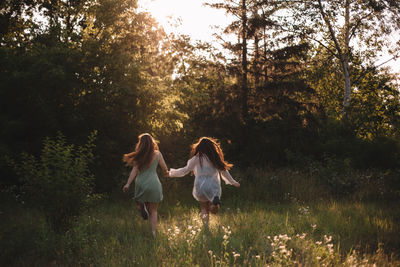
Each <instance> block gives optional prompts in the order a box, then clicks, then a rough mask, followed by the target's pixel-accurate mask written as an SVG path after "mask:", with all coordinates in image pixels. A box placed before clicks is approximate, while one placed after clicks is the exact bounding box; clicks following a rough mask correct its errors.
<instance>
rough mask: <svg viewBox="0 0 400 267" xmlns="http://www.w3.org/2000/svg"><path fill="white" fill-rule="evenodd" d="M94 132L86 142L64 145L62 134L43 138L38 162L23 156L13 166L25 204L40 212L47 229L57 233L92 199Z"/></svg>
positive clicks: (66, 226) (31, 157)
mask: <svg viewBox="0 0 400 267" xmlns="http://www.w3.org/2000/svg"><path fill="white" fill-rule="evenodd" d="M95 139H96V132H93V133H92V134H91V135H89V140H88V143H87V144H86V145H84V146H78V147H75V146H74V145H68V144H67V143H66V141H65V138H64V136H63V135H61V134H59V135H58V137H56V138H55V139H50V138H46V139H45V141H44V147H43V150H42V154H41V156H40V159H36V158H35V157H34V156H32V155H29V154H26V153H23V154H22V158H21V162H20V163H14V164H13V166H14V168H15V170H16V172H17V174H18V176H19V178H20V182H21V195H22V196H23V198H24V200H25V201H26V203H29V204H30V205H32V206H33V207H37V208H39V209H41V210H42V211H43V212H44V214H45V216H46V218H47V220H48V222H49V224H50V225H51V227H52V228H53V229H54V230H55V231H57V232H61V231H63V230H66V229H68V227H69V226H70V225H71V223H72V221H73V219H74V218H75V217H76V216H78V215H79V214H80V212H81V211H82V210H83V209H84V208H85V207H87V205H88V204H89V202H90V200H92V199H93V197H94V196H93V195H92V188H93V182H94V176H93V175H92V174H91V172H90V170H89V164H90V162H91V161H92V159H93V153H92V151H93V148H94V146H95V145H94V141H95Z"/></svg>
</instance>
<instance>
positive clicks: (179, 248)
mask: <svg viewBox="0 0 400 267" xmlns="http://www.w3.org/2000/svg"><path fill="white" fill-rule="evenodd" d="M238 176H242V179H243V177H244V176H245V173H236V177H238ZM255 177H257V179H258V180H257V179H256V178H254V179H253V182H255V184H248V183H246V182H245V180H244V179H243V180H241V183H242V187H241V188H240V189H236V188H233V187H227V186H223V197H222V208H221V210H220V212H219V214H218V215H215V216H211V220H210V227H209V228H208V229H207V228H204V227H203V226H202V223H201V220H200V216H199V207H198V204H197V203H196V201H195V200H194V199H193V198H192V197H191V178H182V180H178V179H175V180H169V181H166V180H163V181H162V182H163V185H164V195H165V199H164V201H163V202H162V203H161V204H160V207H159V230H158V233H157V236H156V238H153V236H152V235H151V231H150V226H149V224H148V222H147V221H143V220H142V219H141V218H140V216H139V215H138V213H137V212H136V210H135V209H134V205H133V203H132V200H131V199H130V198H129V197H128V196H125V197H118V198H117V197H112V198H110V199H104V200H103V201H102V202H100V203H99V204H98V205H97V206H95V207H92V208H91V209H90V210H89V211H87V212H86V213H84V214H82V215H81V216H80V217H79V218H78V219H77V222H76V224H75V225H74V227H73V228H72V229H70V230H69V231H68V232H67V233H65V234H56V233H54V232H53V231H52V230H50V228H49V227H48V225H47V224H46V221H45V219H44V218H43V216H42V215H41V214H40V213H39V212H37V211H34V210H31V209H27V208H26V204H21V203H18V204H15V203H14V204H12V203H11V202H10V201H6V202H7V203H9V204H7V206H3V207H2V210H1V212H2V213H1V215H0V216H1V218H2V220H1V222H0V227H1V230H0V238H1V239H0V245H1V262H2V264H1V265H2V266H400V259H399V256H400V251H399V248H400V227H399V226H400V208H399V207H398V206H397V205H395V204H391V203H388V202H385V203H383V202H377V201H374V202H367V201H355V200H354V199H352V198H347V199H335V200H333V199H332V198H329V197H326V198H321V196H320V194H322V193H318V195H317V192H318V190H316V189H315V188H312V187H311V186H309V187H308V189H309V190H310V192H308V193H306V192H305V191H304V192H303V193H301V192H302V191H303V190H305V189H302V188H301V186H302V184H298V186H297V191H296V192H298V195H297V196H293V195H296V194H295V191H293V190H292V191H291V193H287V195H286V197H281V198H280V199H279V201H273V199H274V196H275V195H274V194H278V193H279V192H280V193H282V192H283V191H285V190H283V191H279V190H278V189H277V187H276V185H277V184H275V185H274V183H271V179H269V178H271V177H273V179H272V180H274V181H275V180H276V178H282V179H284V178H285V177H286V178H287V177H288V173H286V172H274V173H271V172H270V173H267V174H265V173H264V174H263V173H258V174H255ZM265 177H269V178H268V179H269V182H266V181H265V180H268V179H266V178H265ZM282 179H281V181H282ZM263 180H264V182H262V181H263ZM278 180H279V179H278ZM278 184H280V185H282V184H281V183H278ZM266 186H269V188H266ZM274 186H275V187H274ZM293 186H294V185H293V184H292V185H288V187H287V188H291V187H293ZM303 186H304V185H303ZM260 187H261V188H260ZM279 188H280V189H282V186H280V187H279ZM263 189H264V190H263ZM313 190H315V191H313ZM299 192H300V193H299ZM290 194H291V195H292V196H290V197H288V195H290ZM301 194H313V195H311V196H310V195H307V196H304V198H303V199H300V197H301ZM322 195H323V194H322ZM313 197H314V200H311V199H313ZM3 203H5V202H3ZM10 203H11V204H10Z"/></svg>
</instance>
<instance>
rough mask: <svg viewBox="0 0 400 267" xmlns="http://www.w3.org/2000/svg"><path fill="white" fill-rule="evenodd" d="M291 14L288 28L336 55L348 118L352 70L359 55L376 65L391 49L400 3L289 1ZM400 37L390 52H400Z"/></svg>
mask: <svg viewBox="0 0 400 267" xmlns="http://www.w3.org/2000/svg"><path fill="white" fill-rule="evenodd" d="M287 2H289V3H290V11H289V12H290V14H293V17H292V18H290V19H288V18H285V22H287V23H288V25H290V27H289V28H287V30H288V31H292V32H297V33H299V34H301V36H304V37H305V36H307V37H308V38H310V39H311V40H312V41H314V42H315V43H316V44H317V45H320V46H322V47H324V48H325V49H326V50H327V51H329V53H330V54H332V55H333V56H334V57H336V58H337V59H338V60H339V62H340V66H341V71H342V77H343V82H344V90H343V91H344V92H343V104H342V116H343V118H346V115H347V111H348V109H349V107H350V103H351V94H352V79H354V76H353V74H352V73H351V71H350V68H351V64H352V63H353V58H354V56H355V55H357V56H359V57H361V58H362V60H361V61H362V64H365V65H373V63H374V60H375V58H376V56H377V55H378V53H379V52H380V51H382V49H383V48H384V47H387V48H390V42H391V41H390V38H388V37H389V36H391V34H393V33H394V32H395V31H398V30H399V29H400V15H399V14H400V4H399V2H398V1H395V0H382V1H375V0H345V1H338V0H327V1H321V0H315V1H287ZM399 44H400V40H398V41H397V47H396V45H394V46H393V50H390V52H391V53H392V54H393V55H396V54H397V53H399V52H400V49H399V47H400V45H399Z"/></svg>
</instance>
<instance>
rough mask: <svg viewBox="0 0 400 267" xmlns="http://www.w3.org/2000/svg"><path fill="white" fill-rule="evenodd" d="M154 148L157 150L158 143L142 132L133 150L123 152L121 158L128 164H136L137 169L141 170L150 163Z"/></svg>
mask: <svg viewBox="0 0 400 267" xmlns="http://www.w3.org/2000/svg"><path fill="white" fill-rule="evenodd" d="M155 150H158V145H157V143H156V142H155V140H154V138H153V137H152V136H151V135H150V134H148V133H144V134H141V135H139V141H138V142H137V144H136V147H135V151H133V152H131V153H129V154H125V155H124V157H123V159H122V160H123V161H124V162H126V165H128V166H137V167H138V169H139V170H143V169H145V168H146V167H148V166H149V165H150V163H151V160H152V158H153V154H154V151H155Z"/></svg>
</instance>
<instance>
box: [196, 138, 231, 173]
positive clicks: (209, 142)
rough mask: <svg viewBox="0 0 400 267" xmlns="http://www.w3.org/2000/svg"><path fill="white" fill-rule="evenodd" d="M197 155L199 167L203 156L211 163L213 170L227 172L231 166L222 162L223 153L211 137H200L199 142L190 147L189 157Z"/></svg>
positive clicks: (216, 141) (215, 140)
mask: <svg viewBox="0 0 400 267" xmlns="http://www.w3.org/2000/svg"><path fill="white" fill-rule="evenodd" d="M195 155H199V159H200V165H202V161H203V158H204V156H207V158H208V159H209V160H210V161H211V163H212V164H213V165H214V167H215V168H217V169H218V170H220V171H224V170H229V169H230V168H231V167H232V166H233V165H232V164H230V163H228V162H227V161H225V160H224V153H223V152H222V149H221V146H220V144H219V143H218V140H217V139H214V138H211V137H201V138H200V139H199V141H198V142H197V143H195V144H193V145H192V151H191V153H190V157H193V156H195Z"/></svg>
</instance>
